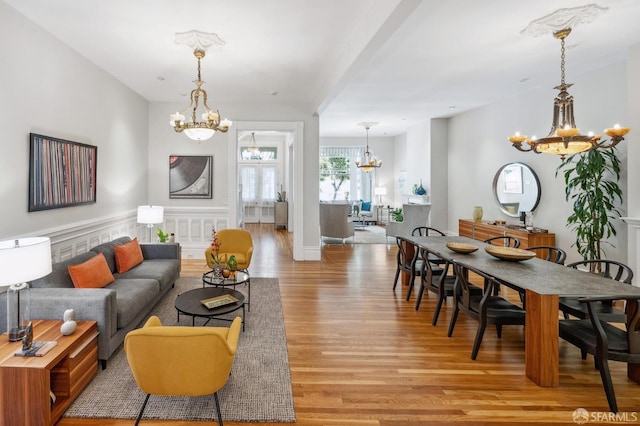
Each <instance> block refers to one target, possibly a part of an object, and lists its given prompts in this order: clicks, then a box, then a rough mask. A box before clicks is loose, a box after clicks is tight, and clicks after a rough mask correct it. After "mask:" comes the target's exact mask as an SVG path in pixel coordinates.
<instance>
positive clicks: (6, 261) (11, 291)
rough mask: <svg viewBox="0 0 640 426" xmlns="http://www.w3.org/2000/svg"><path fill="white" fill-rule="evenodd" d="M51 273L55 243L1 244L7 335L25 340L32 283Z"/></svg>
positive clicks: (0, 275)
mask: <svg viewBox="0 0 640 426" xmlns="http://www.w3.org/2000/svg"><path fill="white" fill-rule="evenodd" d="M50 273H51V241H50V240H49V238H47V237H33V238H20V239H17V240H7V241H0V286H7V285H8V286H9V288H8V289H7V334H8V335H9V341H10V342H16V341H18V340H21V339H22V338H23V337H24V334H25V330H26V328H27V326H28V325H29V321H30V312H29V309H30V299H29V284H28V283H27V282H28V281H33V280H35V279H37V278H41V277H44V276H45V275H48V274H50Z"/></svg>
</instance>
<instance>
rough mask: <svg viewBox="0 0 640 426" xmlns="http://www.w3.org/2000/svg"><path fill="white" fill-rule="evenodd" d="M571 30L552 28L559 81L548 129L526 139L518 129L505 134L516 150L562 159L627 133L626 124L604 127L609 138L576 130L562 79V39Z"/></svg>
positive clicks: (609, 145) (610, 144) (613, 142)
mask: <svg viewBox="0 0 640 426" xmlns="http://www.w3.org/2000/svg"><path fill="white" fill-rule="evenodd" d="M570 33H571V28H565V29H562V30H559V31H555V32H554V33H553V36H554V37H555V38H557V39H559V40H560V43H561V49H560V52H561V55H560V72H561V79H560V85H559V86H556V87H555V89H557V90H558V91H559V93H558V95H557V96H556V98H555V100H554V102H553V123H552V125H551V131H550V132H549V134H548V135H547V137H544V138H540V139H537V138H536V137H535V136H533V137H531V138H530V139H527V136H526V135H521V134H520V133H519V132H516V134H514V135H512V136H509V141H510V142H511V143H512V144H513V147H514V148H516V149H517V150H519V151H524V152H528V151H533V152H535V153H536V154H540V153H541V152H543V153H545V154H555V155H559V156H560V158H562V159H564V158H565V156H566V155H571V154H576V153H578V152H583V151H588V150H590V149H592V148H612V147H614V146H616V145H617V144H618V143H619V142H620V141H622V140H624V135H626V134H627V133H629V130H630V129H629V128H628V127H620V126H619V125H617V124H616V125H615V126H614V127H611V128H608V129H605V130H604V132H605V133H606V134H607V136H609V137H610V138H611V140H610V141H606V140H605V141H602V142H600V139H601V138H602V136H601V135H595V134H593V132H589V133H588V134H587V135H582V134H580V129H579V128H577V127H576V123H575V117H574V114H573V96H571V95H570V94H569V92H567V89H568V88H569V87H571V86H572V84H567V83H565V80H564V70H565V67H564V61H565V46H564V44H565V39H566V38H567V36H568V35H569V34H570Z"/></svg>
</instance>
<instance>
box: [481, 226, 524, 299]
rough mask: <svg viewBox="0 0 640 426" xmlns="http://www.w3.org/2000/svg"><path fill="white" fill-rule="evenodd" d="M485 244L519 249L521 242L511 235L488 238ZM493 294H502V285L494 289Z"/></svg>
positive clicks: (497, 285) (498, 284)
mask: <svg viewBox="0 0 640 426" xmlns="http://www.w3.org/2000/svg"><path fill="white" fill-rule="evenodd" d="M484 242H485V243H487V244H491V245H494V246H500V247H512V248H519V247H520V240H519V239H518V238H516V237H512V236H510V235H501V236H499V237H492V238H487V239H486V240H484ZM493 293H494V294H495V295H498V294H499V293H500V283H499V282H498V283H497V284H496V285H495V286H494V287H493Z"/></svg>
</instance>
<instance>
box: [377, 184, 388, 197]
mask: <svg viewBox="0 0 640 426" xmlns="http://www.w3.org/2000/svg"><path fill="white" fill-rule="evenodd" d="M375 194H376V195H387V187H386V186H376V189H375Z"/></svg>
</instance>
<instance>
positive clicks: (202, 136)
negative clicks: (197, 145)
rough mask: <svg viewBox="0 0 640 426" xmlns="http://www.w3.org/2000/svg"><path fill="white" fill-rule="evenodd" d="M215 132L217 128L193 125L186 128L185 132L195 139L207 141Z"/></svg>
mask: <svg viewBox="0 0 640 426" xmlns="http://www.w3.org/2000/svg"><path fill="white" fill-rule="evenodd" d="M215 132H216V131H215V130H213V129H209V128H207V127H192V128H190V129H184V133H185V134H186V135H187V137H188V138H189V139H193V140H194V141H206V140H207V139H210V138H211V136H213V134H214V133H215Z"/></svg>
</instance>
